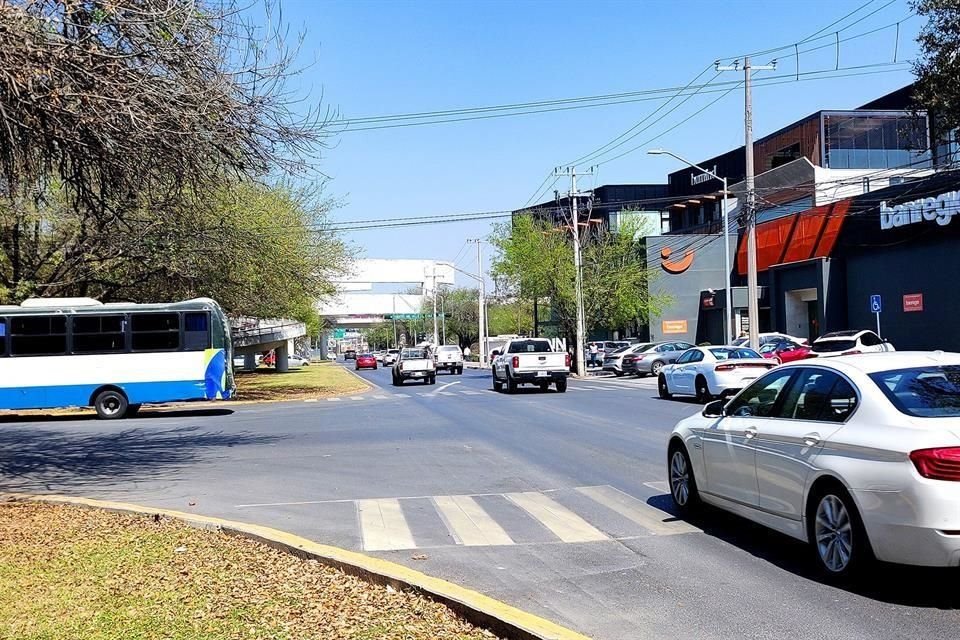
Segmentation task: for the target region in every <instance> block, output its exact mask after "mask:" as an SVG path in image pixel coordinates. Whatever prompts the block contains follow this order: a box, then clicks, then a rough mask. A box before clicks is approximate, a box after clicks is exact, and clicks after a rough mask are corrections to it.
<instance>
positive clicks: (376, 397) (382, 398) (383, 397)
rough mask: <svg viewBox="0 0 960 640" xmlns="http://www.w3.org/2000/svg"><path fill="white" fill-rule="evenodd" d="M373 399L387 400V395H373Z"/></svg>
mask: <svg viewBox="0 0 960 640" xmlns="http://www.w3.org/2000/svg"><path fill="white" fill-rule="evenodd" d="M373 399H374V400H388V399H389V396H373Z"/></svg>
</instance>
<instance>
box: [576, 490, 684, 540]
mask: <svg viewBox="0 0 960 640" xmlns="http://www.w3.org/2000/svg"><path fill="white" fill-rule="evenodd" d="M577 491H579V492H580V493H582V494H583V495H585V496H587V497H588V498H590V499H591V500H594V501H595V502H599V503H600V504H602V505H603V506H605V507H606V508H608V509H611V510H612V511H616V512H617V513H619V514H620V515H622V516H623V517H624V518H627V519H628V520H631V521H633V522H635V523H636V524H638V525H640V526H641V527H643V528H644V529H646V530H647V531H649V532H650V533H653V534H655V535H659V536H671V535H676V534H678V533H693V532H694V531H699V529H697V528H696V527H694V526H693V525H691V524H688V523H686V522H684V521H683V520H677V519H676V517H675V516H673V515H671V514H669V513H667V512H666V511H661V510H660V509H657V508H656V507H651V506H650V505H648V504H647V503H646V502H644V501H642V500H638V499H636V498H634V497H633V496H631V495H629V494H626V493H624V492H623V491H620V490H619V489H617V488H615V487H611V486H609V485H603V486H599V487H577Z"/></svg>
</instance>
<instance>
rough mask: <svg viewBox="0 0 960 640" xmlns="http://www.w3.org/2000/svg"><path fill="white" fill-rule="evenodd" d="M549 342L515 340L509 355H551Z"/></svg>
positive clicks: (511, 344)
mask: <svg viewBox="0 0 960 640" xmlns="http://www.w3.org/2000/svg"><path fill="white" fill-rule="evenodd" d="M550 351H551V349H550V343H549V342H548V341H547V340H514V341H513V342H511V343H510V349H509V350H508V351H507V353H550Z"/></svg>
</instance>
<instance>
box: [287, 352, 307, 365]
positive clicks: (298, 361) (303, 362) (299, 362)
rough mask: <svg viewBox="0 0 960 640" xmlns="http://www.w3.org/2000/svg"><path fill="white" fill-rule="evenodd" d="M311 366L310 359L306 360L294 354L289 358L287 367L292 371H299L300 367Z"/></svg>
mask: <svg viewBox="0 0 960 640" xmlns="http://www.w3.org/2000/svg"><path fill="white" fill-rule="evenodd" d="M309 366H310V360H309V359H308V358H304V357H303V356H298V355H296V354H293V353H291V354H290V355H288V356H287V367H289V368H290V369H299V368H300V367H309Z"/></svg>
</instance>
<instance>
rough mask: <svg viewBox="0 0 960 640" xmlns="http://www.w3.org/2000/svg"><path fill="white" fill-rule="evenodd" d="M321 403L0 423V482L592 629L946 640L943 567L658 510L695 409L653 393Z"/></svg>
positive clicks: (957, 614) (380, 377) (630, 387)
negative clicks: (222, 530)
mask: <svg viewBox="0 0 960 640" xmlns="http://www.w3.org/2000/svg"><path fill="white" fill-rule="evenodd" d="M361 375H362V376H363V377H364V378H366V379H367V380H369V381H370V382H372V383H373V384H374V385H376V388H374V389H373V390H371V391H369V392H366V393H363V394H360V395H357V396H352V397H347V398H341V399H337V400H334V401H323V400H321V401H319V402H302V401H301V402H290V403H280V404H273V405H230V404H222V405H202V406H199V407H198V409H196V410H192V411H174V412H165V413H145V414H144V415H143V417H141V418H137V419H130V420H124V421H120V422H102V421H97V420H93V419H77V418H50V419H47V420H44V421H32V422H31V421H27V420H25V419H17V418H15V417H4V418H0V490H2V491H28V492H39V493H62V494H71V495H83V496H88V497H96V498H103V499H115V500H124V501H129V502H137V503H141V504H147V505H152V506H158V507H169V508H174V509H178V510H182V511H195V512H198V513H203V514H207V515H214V516H221V517H226V518H230V519H235V520H244V521H249V522H256V523H261V524H265V525H269V526H272V527H276V528H279V529H285V530H288V531H291V532H294V533H297V534H299V535H303V536H305V537H308V538H311V539H314V540H316V541H318V542H322V543H328V544H334V545H339V546H343V547H348V548H351V549H356V550H363V551H366V552H367V553H371V554H374V555H378V556H381V557H384V558H388V559H390V560H393V561H396V562H399V563H402V564H406V565H409V566H411V567H414V568H416V569H418V570H421V571H424V572H426V573H430V574H433V575H436V576H439V577H442V578H446V579H449V580H452V581H455V582H459V583H461V584H464V585H466V586H469V587H472V588H474V589H477V590H479V591H482V592H484V593H487V594H489V595H491V596H493V597H496V598H498V599H501V600H504V601H506V602H508V603H510V604H513V605H516V606H519V607H521V608H523V609H526V610H529V611H532V612H534V613H537V614H540V615H543V616H545V617H547V618H550V619H553V620H555V621H556V622H559V623H561V624H565V625H567V626H570V627H572V628H574V629H577V630H579V631H581V632H584V633H586V634H588V635H591V636H594V637H595V638H598V639H609V640H620V639H622V638H663V637H680V638H718V639H720V638H723V639H727V638H731V637H736V638H780V637H790V638H792V639H805V638H810V639H817V640H820V639H822V638H831V639H841V638H842V639H848V638H850V639H852V638H871V639H872V638H920V637H924V638H948V637H956V635H957V628H958V625H960V611H958V608H960V590H958V589H957V588H956V583H957V579H958V578H960V574H958V573H957V571H956V570H952V571H930V570H917V569H909V568H903V567H891V566H883V567H880V568H878V570H877V571H876V572H875V574H874V575H873V576H871V577H870V579H868V580H865V581H863V582H861V583H860V584H858V585H854V586H849V587H846V588H838V587H835V586H830V585H827V584H823V583H821V582H819V581H818V580H817V579H816V577H815V574H814V573H813V571H812V563H811V562H809V561H808V556H807V550H806V548H805V547H803V546H802V545H800V544H797V543H795V542H792V541H791V540H789V539H786V538H784V537H782V536H779V535H777V534H774V533H771V532H769V531H767V530H765V529H762V528H759V527H756V526H753V525H750V524H749V523H746V522H744V521H742V520H740V519H737V518H735V517H732V516H725V515H722V514H719V513H707V514H706V515H705V516H704V517H703V518H702V519H701V520H700V521H697V522H684V521H682V520H679V519H677V518H675V517H673V516H672V515H671V514H670V513H669V508H670V507H669V505H670V502H669V497H668V496H667V495H666V485H665V483H664V476H665V472H664V468H665V450H664V447H665V442H666V438H667V435H668V434H669V432H670V429H671V428H672V426H673V424H674V423H675V422H676V421H677V420H679V419H680V418H682V417H685V416H687V415H690V414H691V413H693V412H695V411H697V410H699V407H698V406H697V405H695V404H693V403H691V402H686V401H682V400H681V401H663V400H660V399H658V398H657V397H656V389H655V388H654V385H653V381H652V380H647V381H629V380H585V381H571V383H570V387H569V390H568V392H567V393H566V394H558V393H556V392H549V393H541V392H539V390H534V389H533V388H530V390H529V391H528V390H524V391H523V392H521V393H519V394H517V395H512V396H511V395H506V394H497V393H494V392H493V391H491V390H490V379H489V375H488V374H486V373H484V372H479V371H471V370H467V371H465V372H464V374H463V375H462V376H448V375H444V374H441V375H440V376H439V377H438V379H437V384H436V385H434V386H425V385H421V384H419V383H409V384H407V385H405V386H404V387H403V388H395V387H392V386H391V385H390V377H389V372H388V371H385V370H383V369H381V370H378V371H375V372H374V371H370V372H363V373H361Z"/></svg>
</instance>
